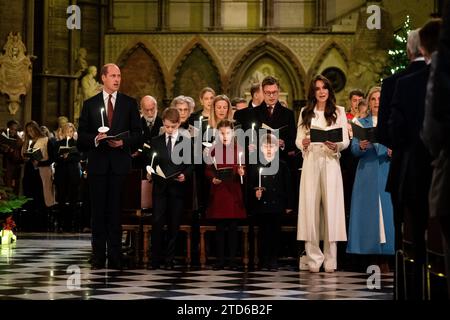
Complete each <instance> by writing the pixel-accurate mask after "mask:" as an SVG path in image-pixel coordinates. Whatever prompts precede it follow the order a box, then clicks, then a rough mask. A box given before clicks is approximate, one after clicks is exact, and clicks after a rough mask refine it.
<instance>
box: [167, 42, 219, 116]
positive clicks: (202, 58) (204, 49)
mask: <svg viewBox="0 0 450 320" xmlns="http://www.w3.org/2000/svg"><path fill="white" fill-rule="evenodd" d="M218 61H220V60H219V59H218V57H217V56H216V54H215V53H214V51H213V50H212V48H211V47H210V46H209V45H208V44H207V43H206V42H205V41H204V40H203V39H202V38H200V37H195V38H193V39H192V40H191V41H190V42H189V43H188V44H187V45H186V46H185V48H184V49H183V50H182V51H181V53H180V54H179V55H178V58H177V59H176V60H175V63H174V64H173V66H172V68H171V72H170V74H171V82H170V88H169V92H170V97H174V96H176V95H179V94H183V95H189V96H191V97H192V98H194V100H195V101H196V105H197V107H199V106H200V104H199V97H198V94H199V93H200V90H201V89H202V88H203V87H206V86H209V87H212V88H213V89H214V90H216V93H217V94H219V93H222V92H223V85H222V84H223V83H224V79H223V75H224V72H223V68H222V67H221V65H220V64H219V63H218Z"/></svg>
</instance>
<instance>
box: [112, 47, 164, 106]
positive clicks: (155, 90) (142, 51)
mask: <svg viewBox="0 0 450 320" xmlns="http://www.w3.org/2000/svg"><path fill="white" fill-rule="evenodd" d="M118 65H119V67H120V68H121V73H122V84H121V91H122V92H123V93H125V94H128V95H129V96H131V97H134V98H135V99H136V100H137V101H140V99H141V98H142V97H143V96H145V95H152V96H154V97H155V98H156V99H157V100H158V102H159V103H158V104H159V106H160V107H161V106H162V99H163V98H164V96H165V91H166V90H165V87H166V86H165V81H164V76H163V73H162V71H161V67H160V66H159V63H158V61H157V60H156V58H155V57H154V56H153V55H152V53H151V52H150V51H149V50H148V49H147V48H146V47H145V46H144V45H143V44H142V43H138V44H137V45H136V46H134V47H133V48H131V49H130V50H129V51H128V52H127V54H125V55H124V56H123V57H122V58H121V60H120V61H118Z"/></svg>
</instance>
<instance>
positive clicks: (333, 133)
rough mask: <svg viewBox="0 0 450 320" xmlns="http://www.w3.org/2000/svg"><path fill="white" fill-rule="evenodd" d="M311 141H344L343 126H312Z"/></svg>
mask: <svg viewBox="0 0 450 320" xmlns="http://www.w3.org/2000/svg"><path fill="white" fill-rule="evenodd" d="M309 133H310V139H311V142H325V141H330V142H342V141H343V139H342V128H336V129H328V130H324V129H320V128H317V127H311V129H310V131H309Z"/></svg>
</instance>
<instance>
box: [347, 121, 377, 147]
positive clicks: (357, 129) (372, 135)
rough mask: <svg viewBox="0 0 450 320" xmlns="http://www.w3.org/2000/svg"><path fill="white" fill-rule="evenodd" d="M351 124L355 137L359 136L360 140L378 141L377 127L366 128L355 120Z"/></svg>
mask: <svg viewBox="0 0 450 320" xmlns="http://www.w3.org/2000/svg"><path fill="white" fill-rule="evenodd" d="M351 125H352V131H353V137H355V138H358V139H359V140H368V141H369V142H370V143H377V142H378V139H377V128H376V127H370V128H364V127H362V126H359V125H358V124H356V123H353V122H352V123H351Z"/></svg>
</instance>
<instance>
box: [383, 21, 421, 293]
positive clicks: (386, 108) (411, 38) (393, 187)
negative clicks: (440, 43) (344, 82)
mask: <svg viewBox="0 0 450 320" xmlns="http://www.w3.org/2000/svg"><path fill="white" fill-rule="evenodd" d="M419 45H420V39H419V29H416V30H412V31H410V33H409V34H408V41H407V44H406V52H407V55H408V58H409V60H410V64H409V65H408V67H407V68H406V69H404V70H402V71H400V72H398V73H395V74H393V75H391V76H389V77H387V78H386V79H384V80H383V83H382V85H381V97H380V107H379V112H378V124H377V133H378V140H379V141H380V143H381V144H383V145H385V146H387V147H388V148H390V149H392V150H393V151H392V158H391V166H390V169H389V174H388V179H387V182H386V191H387V192H389V193H390V194H391V199H392V205H393V210H394V220H395V223H394V226H395V236H396V239H395V245H396V250H399V249H400V248H402V241H403V237H402V232H401V226H402V222H403V213H402V210H401V208H400V204H399V201H398V190H399V174H400V170H401V163H402V154H403V151H402V146H397V147H393V146H392V141H391V138H390V136H389V130H388V129H389V126H388V121H389V117H390V115H391V101H392V96H393V95H394V90H395V85H396V84H397V80H398V79H400V78H402V77H405V76H407V75H410V74H412V73H414V72H416V71H419V70H421V69H423V68H425V66H426V63H425V59H424V58H423V56H422V53H421V52H420V50H419ZM397 271H399V270H396V272H397ZM400 271H401V270H400ZM394 276H395V278H396V280H397V281H396V283H397V284H399V285H398V287H396V290H395V293H394V294H395V299H401V300H403V299H404V292H403V287H404V284H402V283H400V281H401V279H403V278H404V277H403V274H402V273H401V272H400V273H399V274H397V273H396V274H395V275H394Z"/></svg>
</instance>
